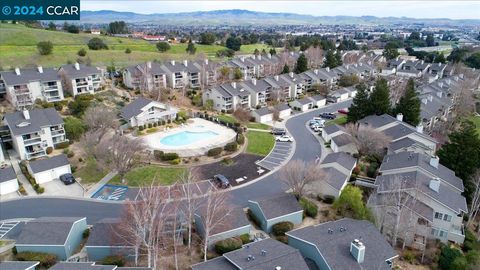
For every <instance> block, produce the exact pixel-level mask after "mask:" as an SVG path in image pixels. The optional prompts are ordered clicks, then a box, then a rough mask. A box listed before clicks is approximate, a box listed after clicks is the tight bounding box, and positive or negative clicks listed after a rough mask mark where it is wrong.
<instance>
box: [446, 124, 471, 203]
mask: <svg viewBox="0 0 480 270" xmlns="http://www.w3.org/2000/svg"><path fill="white" fill-rule="evenodd" d="M448 138H449V142H447V143H446V144H444V145H443V146H442V148H440V150H438V153H437V154H438V157H439V158H440V163H442V164H443V165H444V166H446V167H448V168H450V169H451V170H453V171H454V172H455V174H456V175H457V176H458V177H460V178H461V179H462V180H463V184H464V185H465V197H466V198H467V202H468V203H470V202H471V199H472V194H473V192H474V187H473V184H472V181H470V180H471V177H472V176H473V175H474V173H475V171H476V170H477V169H478V168H480V137H479V135H478V133H477V131H476V127H475V124H474V123H472V122H471V121H464V122H462V124H461V127H460V129H459V130H457V131H454V132H452V133H450V135H449V136H448Z"/></svg>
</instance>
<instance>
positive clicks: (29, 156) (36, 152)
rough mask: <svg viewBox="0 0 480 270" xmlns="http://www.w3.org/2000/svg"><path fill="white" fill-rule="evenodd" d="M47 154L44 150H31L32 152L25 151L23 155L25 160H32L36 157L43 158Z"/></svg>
mask: <svg viewBox="0 0 480 270" xmlns="http://www.w3.org/2000/svg"><path fill="white" fill-rule="evenodd" d="M46 155H47V152H46V151H45V149H38V150H33V151H27V152H26V153H25V157H26V158H27V159H32V158H38V157H43V156H46Z"/></svg>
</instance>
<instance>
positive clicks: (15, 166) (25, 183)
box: [8, 151, 37, 196]
mask: <svg viewBox="0 0 480 270" xmlns="http://www.w3.org/2000/svg"><path fill="white" fill-rule="evenodd" d="M8 155H9V156H10V163H11V164H12V167H13V169H14V170H15V173H16V174H17V179H18V181H19V182H20V183H21V184H22V185H23V188H24V189H25V191H26V192H27V195H30V196H32V195H37V192H36V191H35V190H34V189H33V187H32V184H30V182H28V180H27V177H26V176H25V175H24V174H23V173H22V170H21V169H20V165H19V163H20V160H19V159H18V156H17V154H16V152H15V151H8Z"/></svg>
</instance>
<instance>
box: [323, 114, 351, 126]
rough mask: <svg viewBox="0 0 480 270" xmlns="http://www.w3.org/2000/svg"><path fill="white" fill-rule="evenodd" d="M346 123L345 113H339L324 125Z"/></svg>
mask: <svg viewBox="0 0 480 270" xmlns="http://www.w3.org/2000/svg"><path fill="white" fill-rule="evenodd" d="M346 123H347V116H346V115H339V116H337V118H335V120H331V121H328V122H327V123H326V125H333V124H337V125H345V124H346Z"/></svg>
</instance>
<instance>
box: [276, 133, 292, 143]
mask: <svg viewBox="0 0 480 270" xmlns="http://www.w3.org/2000/svg"><path fill="white" fill-rule="evenodd" d="M275 140H276V141H277V142H293V138H292V136H288V135H282V136H277V137H275Z"/></svg>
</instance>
